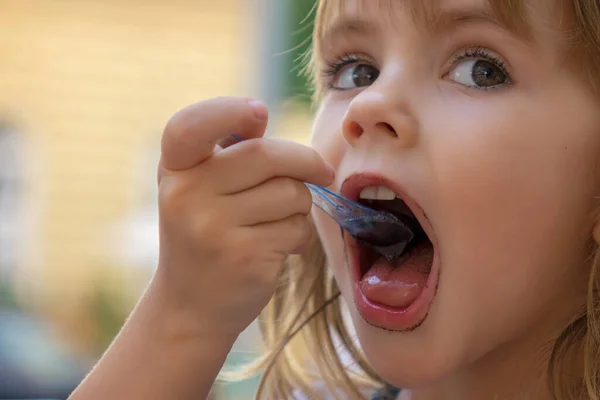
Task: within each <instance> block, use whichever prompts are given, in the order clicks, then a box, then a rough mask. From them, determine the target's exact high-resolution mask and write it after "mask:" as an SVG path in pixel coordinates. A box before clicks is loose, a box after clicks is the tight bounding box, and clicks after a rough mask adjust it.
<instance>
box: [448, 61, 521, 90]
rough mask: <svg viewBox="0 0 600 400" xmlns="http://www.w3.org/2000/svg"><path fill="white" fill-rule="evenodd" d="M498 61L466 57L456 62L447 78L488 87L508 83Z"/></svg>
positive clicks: (461, 82)
mask: <svg viewBox="0 0 600 400" xmlns="http://www.w3.org/2000/svg"><path fill="white" fill-rule="evenodd" d="M499 64H500V62H498V61H494V60H487V59H466V60H462V61H460V62H459V63H457V64H456V66H455V67H454V68H453V69H452V71H450V74H449V78H450V79H452V80H453V81H455V82H457V83H460V84H461V85H464V86H468V87H474V88H477V89H490V88H495V87H498V86H502V85H505V84H508V83H510V79H509V76H508V74H507V73H506V71H505V69H504V68H503V66H502V65H499Z"/></svg>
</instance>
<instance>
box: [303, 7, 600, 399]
mask: <svg viewBox="0 0 600 400" xmlns="http://www.w3.org/2000/svg"><path fill="white" fill-rule="evenodd" d="M359 3H360V4H359ZM378 3H379V2H371V1H362V2H361V1H359V0H347V1H345V7H346V9H345V14H346V15H347V16H348V17H349V18H360V19H362V20H364V21H365V22H366V24H367V25H369V26H370V27H371V29H370V30H368V31H367V32H359V31H352V32H348V31H347V32H346V33H345V34H343V35H334V36H328V37H327V38H326V39H325V41H324V42H323V43H322V46H321V49H320V54H318V57H319V59H320V60H322V61H326V62H335V61H336V60H338V59H339V57H342V56H344V54H346V53H350V54H353V53H357V54H358V55H359V58H360V61H359V62H357V63H356V64H351V65H348V66H346V67H344V68H345V69H344V70H342V71H340V72H339V73H338V74H337V76H335V77H329V78H326V77H324V78H322V82H321V83H322V84H323V85H324V86H327V85H331V84H333V85H338V86H339V85H340V83H344V84H345V83H348V82H351V83H352V82H353V81H352V79H350V80H348V79H346V78H347V77H351V74H352V71H351V72H350V75H348V74H347V73H346V75H344V71H347V70H348V69H353V68H354V71H356V65H357V64H367V65H371V66H373V67H375V68H376V69H377V70H378V71H379V72H380V75H379V77H378V78H377V79H376V80H374V81H371V82H369V83H368V84H365V85H364V86H361V87H356V85H355V86H347V85H345V86H344V88H345V89H347V90H343V91H340V90H330V89H329V90H327V89H326V90H325V95H324V98H323V101H322V103H321V105H320V109H319V113H318V116H317V118H316V121H315V124H314V133H313V139H312V146H313V147H314V148H315V149H316V150H317V151H318V152H319V154H321V155H322V157H323V158H324V159H325V160H326V161H327V162H328V163H330V164H331V165H332V166H333V167H334V168H335V169H336V172H337V173H336V180H335V183H334V185H332V187H333V188H334V189H336V190H339V188H340V186H341V184H342V183H343V181H344V180H345V179H346V178H347V177H348V176H350V175H352V174H354V173H360V172H369V173H378V174H384V175H385V176H386V177H389V178H390V179H392V180H393V181H394V182H396V183H399V184H401V185H402V186H403V188H404V190H405V191H406V192H407V193H408V194H409V195H410V196H411V197H412V198H413V199H414V200H416V202H417V203H418V204H419V205H420V206H421V207H422V208H423V210H424V212H425V213H426V215H427V217H428V219H429V221H430V222H431V225H432V227H433V229H434V231H435V235H436V237H437V241H438V246H437V249H436V251H437V252H438V255H439V256H440V259H441V276H440V280H439V286H438V291H437V294H436V297H435V298H434V301H433V303H432V304H431V306H430V308H429V314H428V316H427V318H426V319H425V321H424V323H423V324H422V325H421V326H420V327H419V328H417V329H416V330H414V331H410V332H390V331H387V330H383V329H380V328H378V327H377V326H373V325H371V324H369V323H367V322H366V321H365V320H364V319H363V318H362V317H361V315H360V314H359V313H358V311H357V309H356V306H355V303H354V297H353V290H352V284H353V283H352V281H351V278H350V274H349V270H348V265H347V262H346V250H345V246H344V239H343V237H342V236H341V235H340V232H339V227H338V226H337V225H336V224H335V223H333V222H332V221H331V220H330V219H328V218H327V217H326V216H324V215H323V214H321V213H318V212H316V213H315V219H316V224H317V229H318V231H319V234H320V237H321V238H322V241H323V244H324V247H325V249H326V254H327V257H328V261H329V264H330V266H331V268H332V269H333V273H334V275H335V278H336V280H337V282H338V284H339V286H340V289H341V292H342V296H343V298H344V299H345V301H346V302H347V304H348V307H349V310H350V314H351V317H352V321H353V323H354V326H355V328H356V331H357V334H358V338H359V340H360V343H361V345H362V348H363V349H364V351H365V353H366V356H367V358H368V360H369V362H370V363H371V365H372V366H373V368H374V369H375V370H376V371H377V372H378V373H379V374H380V375H381V376H382V377H383V378H384V379H386V380H388V381H389V382H390V383H392V384H394V385H396V386H398V387H404V388H411V389H412V391H411V392H405V393H404V396H405V398H410V397H411V394H412V399H413V400H429V399H431V400H434V399H435V400H440V399H461V400H468V399H482V398H498V399H513V398H515V396H521V397H517V398H527V399H546V398H547V399H549V398H550V394H549V393H548V392H547V389H546V386H545V383H546V381H545V379H546V377H545V376H544V372H545V368H546V364H545V363H546V361H547V357H548V355H549V349H550V348H551V347H550V345H551V342H552V340H554V339H555V338H556V336H557V334H558V333H559V332H560V331H561V330H562V329H563V328H564V327H565V326H566V325H567V324H568V323H569V322H570V320H571V319H572V318H573V317H574V316H575V315H576V314H577V312H578V311H579V310H581V308H582V307H583V306H584V304H585V301H586V293H587V281H588V274H589V265H587V264H586V258H585V257H586V252H585V244H586V243H587V241H588V239H589V237H590V234H591V232H592V230H593V228H594V221H593V220H592V218H591V213H592V211H593V208H594V205H595V199H594V197H595V196H596V195H597V189H598V187H597V186H598V182H599V178H600V176H599V174H598V169H597V156H598V154H599V151H600V135H599V133H600V132H599V131H600V118H599V116H598V112H597V110H598V102H597V100H596V99H595V98H594V97H593V96H592V95H591V94H590V93H589V92H588V91H587V89H586V87H585V85H584V84H583V83H582V82H581V81H580V80H579V79H578V78H577V77H576V76H574V75H573V74H571V73H570V72H569V71H568V70H566V69H565V68H563V66H562V64H561V63H560V61H561V60H562V58H561V56H562V54H563V52H562V50H563V49H562V47H561V46H562V44H561V42H560V41H559V38H558V35H556V34H555V33H553V32H552V31H551V30H549V29H548V28H547V27H546V25H543V23H542V21H550V22H551V23H552V21H554V22H555V25H554V26H556V21H557V18H558V15H554V14H552V12H551V11H550V7H548V2H547V1H542V0H538V1H530V2H528V4H527V5H528V7H529V12H530V13H531V15H535V16H536V18H535V19H534V18H531V21H530V22H531V26H532V31H533V38H534V40H533V42H532V43H529V42H527V41H526V40H524V39H522V38H519V37H517V36H516V35H515V34H513V33H511V32H509V31H507V30H505V29H503V28H501V27H500V26H498V25H496V24H494V23H492V22H489V21H482V20H469V21H465V22H463V23H462V24H461V25H460V27H459V26H455V25H450V26H447V27H446V28H447V29H442V30H441V31H439V32H435V33H432V32H428V31H427V30H426V29H424V28H423V27H422V26H420V25H419V23H418V22H417V21H414V20H413V19H411V16H410V15H411V14H410V11H409V10H408V9H406V8H405V6H403V5H402V2H393V3H390V4H392V5H391V6H389V5H388V6H386V7H382V6H380V5H379V4H378ZM440 3H441V6H442V8H443V10H445V11H448V10H453V11H456V10H459V9H461V10H472V9H475V8H477V9H481V8H482V7H484V4H485V2H484V1H483V0H442V1H441V2H440ZM359 5H360V7H358V6H359ZM390 8H391V10H390ZM473 46H480V47H483V48H486V49H489V51H490V52H492V54H494V55H495V56H497V57H500V58H501V59H503V60H504V61H505V64H506V65H507V66H508V70H509V73H510V80H511V82H512V83H510V84H508V85H505V86H502V87H497V88H495V89H493V90H482V89H480V88H476V87H473V85H472V82H470V81H468V80H465V79H464V78H460V79H458V78H457V77H456V74H454V72H456V71H457V68H464V66H465V65H466V64H464V63H465V61H458V62H456V63H452V60H453V58H452V57H453V55H455V54H456V53H460V51H461V50H462V49H464V48H469V47H473ZM474 58H476V59H480V58H479V57H474ZM461 63H462V64H461ZM573 372H574V371H573Z"/></svg>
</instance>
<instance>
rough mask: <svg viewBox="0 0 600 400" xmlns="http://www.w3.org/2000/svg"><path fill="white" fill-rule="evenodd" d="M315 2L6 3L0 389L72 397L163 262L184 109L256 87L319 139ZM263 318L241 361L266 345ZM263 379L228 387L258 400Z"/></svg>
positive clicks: (222, 390)
mask: <svg viewBox="0 0 600 400" xmlns="http://www.w3.org/2000/svg"><path fill="white" fill-rule="evenodd" d="M313 5H314V1H313V0H218V1H217V0H213V1H210V0H169V1H160V0H0V30H1V35H0V399H12V398H34V397H36V398H52V399H64V398H66V397H67V396H68V394H69V393H70V392H71V391H72V390H73V388H74V387H75V386H76V385H77V383H78V382H79V381H80V379H82V377H83V376H84V375H85V373H86V372H87V371H88V370H89V368H90V367H91V366H92V365H93V363H94V362H95V361H96V360H97V359H98V357H99V356H100V355H101V354H102V352H103V350H104V349H105V348H106V346H107V345H108V344H109V343H110V341H111V339H112V338H113V337H114V335H115V334H116V333H117V332H118V329H119V327H120V326H121V324H122V323H123V322H124V319H125V318H126V316H127V315H128V313H129V312H130V311H131V309H132V307H133V306H134V305H135V302H136V301H137V299H138V297H139V296H140V294H141V292H142V291H143V289H144V287H145V286H146V284H147V283H148V281H149V279H150V277H151V276H152V274H153V272H154V268H155V267H156V261H157V254H158V236H157V199H156V197H157V191H156V165H157V161H158V157H159V145H160V136H161V133H162V129H163V127H164V125H165V123H166V122H167V120H168V119H169V117H170V116H171V115H172V114H173V113H174V112H176V111H177V110H178V109H180V108H182V107H184V106H186V105H188V104H190V103H192V102H195V101H199V100H203V99H207V98H210V97H214V96H222V95H225V96H250V97H257V98H260V99H262V100H264V101H265V102H266V103H267V104H268V105H269V106H270V109H271V124H270V127H269V132H268V134H269V135H273V136H279V137H286V138H289V139H292V140H295V141H299V142H302V143H306V142H307V141H308V138H309V134H310V126H311V118H312V112H311V109H310V101H309V100H310V94H309V91H307V86H306V82H305V80H304V79H303V78H302V77H299V76H298V72H299V71H298V68H296V67H295V65H296V61H297V58H298V57H299V56H300V55H301V54H302V52H303V51H304V50H305V49H306V47H307V46H308V44H309V42H308V41H309V38H310V33H311V29H312V20H311V19H310V18H306V17H307V16H308V15H309V13H310V11H311V9H312V7H313ZM258 340H259V339H258V337H257V335H256V330H255V327H253V326H252V327H250V328H249V329H248V331H247V332H246V333H245V334H244V335H243V336H242V337H241V338H240V341H239V342H238V343H237V344H236V346H235V349H234V351H233V352H232V353H231V355H230V357H229V361H228V366H235V365H238V364H239V363H240V362H243V361H245V360H247V359H248V358H251V357H252V355H253V352H254V351H255V349H256V348H257V344H258ZM255 385H256V379H251V380H249V381H247V382H242V383H239V384H232V385H226V386H222V387H217V388H215V393H214V399H213V400H233V399H251V398H252V395H253V390H254V386H255Z"/></svg>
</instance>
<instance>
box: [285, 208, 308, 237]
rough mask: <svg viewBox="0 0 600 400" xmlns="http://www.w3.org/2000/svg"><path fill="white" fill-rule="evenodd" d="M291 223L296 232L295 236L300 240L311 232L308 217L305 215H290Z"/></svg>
mask: <svg viewBox="0 0 600 400" xmlns="http://www.w3.org/2000/svg"><path fill="white" fill-rule="evenodd" d="M290 224H291V226H292V230H293V232H294V233H295V235H294V236H295V237H296V238H298V239H299V240H300V239H303V238H305V237H306V236H307V235H308V233H310V225H309V223H308V218H306V216H304V215H301V214H297V215H294V216H292V217H290Z"/></svg>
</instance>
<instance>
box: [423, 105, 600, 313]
mask: <svg viewBox="0 0 600 400" xmlns="http://www.w3.org/2000/svg"><path fill="white" fill-rule="evenodd" d="M487 103H488V104H486V102H481V104H476V105H474V106H471V107H470V109H469V110H468V111H469V112H468V113H466V112H465V110H457V109H456V108H454V109H453V110H447V111H448V112H447V113H446V114H445V115H443V116H442V118H440V119H439V120H440V121H444V125H443V126H439V130H437V132H438V133H439V134H437V135H436V137H435V140H431V141H430V142H428V144H427V145H428V147H429V154H430V162H431V166H432V169H431V171H432V174H433V176H432V181H433V186H432V190H433V192H434V193H432V194H433V196H434V197H435V206H436V209H435V210H434V212H435V214H436V217H438V216H439V218H436V217H434V218H435V220H436V222H437V223H438V224H439V230H440V232H438V234H439V235H440V236H441V237H443V240H444V241H443V243H442V244H441V246H442V247H441V251H442V255H443V256H444V255H447V256H448V257H450V258H451V265H449V266H448V267H449V268H450V269H453V270H452V272H451V273H450V274H448V276H452V280H456V282H455V283H457V284H458V283H459V282H471V283H472V285H471V286H470V287H471V291H472V293H471V294H472V295H473V297H476V298H477V300H478V301H480V302H481V300H482V299H486V300H488V301H489V302H498V301H499V299H501V300H500V301H504V300H505V299H507V298H511V299H516V300H519V301H523V300H524V297H525V298H528V296H530V294H533V293H536V296H538V295H539V296H538V298H539V299H540V301H543V300H542V299H543V298H544V296H547V297H550V296H556V293H555V292H554V293H551V292H553V291H555V289H556V288H557V286H558V285H559V283H560V279H561V276H563V275H564V272H566V271H567V270H568V269H569V268H571V267H572V265H573V264H574V262H575V263H576V262H577V261H578V260H581V259H582V258H581V257H582V254H581V251H580V247H579V245H580V244H581V243H582V242H583V241H585V238H586V235H587V231H588V229H589V226H588V225H589V221H588V213H589V211H591V207H592V203H591V200H592V198H593V196H592V192H591V188H592V187H593V177H592V175H591V174H590V172H589V171H591V170H592V169H593V165H594V160H595V154H597V153H596V152H597V151H598V148H599V146H598V143H597V139H593V140H591V138H593V137H596V136H597V135H595V133H594V132H593V129H592V125H591V124H586V123H582V121H581V118H579V120H578V119H577V118H575V116H579V115H580V114H579V113H577V112H576V111H574V112H573V113H572V114H569V110H565V109H564V108H563V109H561V110H556V112H555V113H552V112H549V110H552V106H550V105H548V104H543V103H541V102H539V103H540V104H539V105H535V104H523V102H518V101H515V102H512V103H511V102H507V101H504V102H503V103H500V102H498V104H496V105H495V107H490V104H489V103H490V102H487ZM556 103H561V104H562V105H563V106H564V102H556ZM458 106H459V105H456V107H458ZM565 111H566V114H565ZM465 115H469V118H464V116H465ZM506 116H510V118H507V117H506ZM461 117H462V118H461ZM570 117H573V118H570ZM584 119H585V118H584ZM433 131H434V132H436V130H435V129H434V130H433ZM511 291H512V295H511V294H509V293H510V292H511ZM516 300H515V301H516Z"/></svg>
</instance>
